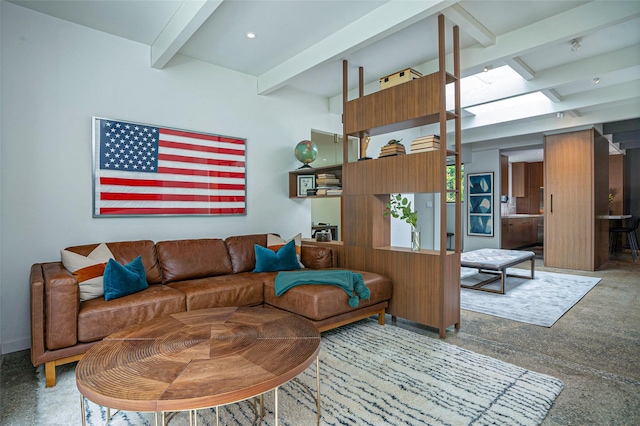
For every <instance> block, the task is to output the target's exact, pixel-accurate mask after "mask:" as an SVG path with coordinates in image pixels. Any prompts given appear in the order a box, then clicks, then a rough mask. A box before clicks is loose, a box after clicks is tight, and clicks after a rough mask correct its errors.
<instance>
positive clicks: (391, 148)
mask: <svg viewBox="0 0 640 426" xmlns="http://www.w3.org/2000/svg"><path fill="white" fill-rule="evenodd" d="M399 154H406V150H405V147H404V145H402V144H399V143H394V144H390V145H389V144H387V145H384V146H383V147H382V149H380V157H387V156H390V155H399Z"/></svg>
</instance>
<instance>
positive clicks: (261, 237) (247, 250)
mask: <svg viewBox="0 0 640 426" xmlns="http://www.w3.org/2000/svg"><path fill="white" fill-rule="evenodd" d="M224 243H225V244H226V245H227V250H228V251H229V257H231V263H232V265H233V273H234V274H238V273H240V272H251V271H253V269H254V268H255V267H256V252H255V248H254V245H255V244H258V245H261V246H263V247H266V246H267V234H253V235H240V236H236V237H229V238H227V239H226V240H224Z"/></svg>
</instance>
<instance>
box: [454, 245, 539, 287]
mask: <svg viewBox="0 0 640 426" xmlns="http://www.w3.org/2000/svg"><path fill="white" fill-rule="evenodd" d="M535 256H536V254H535V253H534V252H532V251H523V250H502V249H480V250H473V251H468V252H466V253H462V254H461V255H460V265H461V266H463V267H465V268H475V269H477V270H478V273H479V274H480V273H488V274H494V275H496V276H495V277H490V278H488V279H486V280H484V281H480V282H479V283H477V284H472V285H469V284H464V283H463V281H462V280H461V281H460V286H461V287H463V288H469V289H472V290H482V291H489V292H492V293H500V294H504V292H505V287H504V280H505V277H507V268H510V267H512V266H515V265H517V264H519V263H522V262H525V261H527V260H529V261H531V276H530V277H526V276H522V275H514V274H509V275H508V276H510V277H517V278H531V279H533V278H534V266H533V265H534V259H535ZM497 280H500V282H501V285H500V288H499V289H493V288H485V287H484V286H486V285H487V284H490V283H492V282H494V281H497Z"/></svg>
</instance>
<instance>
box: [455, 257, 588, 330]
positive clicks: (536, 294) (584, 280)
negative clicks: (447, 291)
mask: <svg viewBox="0 0 640 426" xmlns="http://www.w3.org/2000/svg"><path fill="white" fill-rule="evenodd" d="M509 271H510V272H511V273H514V274H516V275H524V276H527V275H529V270H524V269H516V268H509ZM488 276H489V275H487V274H478V270H477V269H472V268H461V273H460V278H461V279H462V280H464V282H465V283H467V284H473V283H474V282H479V281H481V280H482V279H485V278H487V277H488ZM534 276H535V279H533V280H532V279H526V278H515V277H508V278H507V279H506V281H505V287H506V291H505V294H496V293H488V292H485V291H478V290H469V289H466V288H463V289H461V294H460V307H461V308H462V309H466V310H469V311H475V312H480V313H483V314H489V315H493V316H496V317H501V318H507V319H511V320H515V321H520V322H526V323H529V324H535V325H539V326H542V327H551V326H552V325H553V324H555V323H556V321H558V320H559V319H560V317H562V315H564V314H565V312H567V311H568V310H569V309H571V307H572V306H573V305H575V304H576V303H578V302H579V301H580V299H582V298H583V297H584V296H585V295H586V294H587V293H588V292H589V290H591V289H592V288H593V287H595V285H596V284H598V282H600V278H593V277H583V276H578V275H569V274H558V273H554V272H542V271H536V272H535V275H534ZM499 286H500V281H496V282H494V283H491V284H489V285H487V286H486V287H488V288H496V289H497V288H499Z"/></svg>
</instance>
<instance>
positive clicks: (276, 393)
mask: <svg viewBox="0 0 640 426" xmlns="http://www.w3.org/2000/svg"><path fill="white" fill-rule="evenodd" d="M274 404H275V406H276V423H275V425H276V426H278V388H275V402H274Z"/></svg>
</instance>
